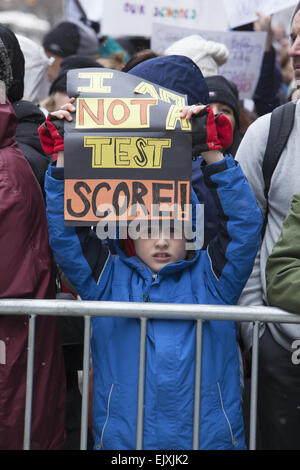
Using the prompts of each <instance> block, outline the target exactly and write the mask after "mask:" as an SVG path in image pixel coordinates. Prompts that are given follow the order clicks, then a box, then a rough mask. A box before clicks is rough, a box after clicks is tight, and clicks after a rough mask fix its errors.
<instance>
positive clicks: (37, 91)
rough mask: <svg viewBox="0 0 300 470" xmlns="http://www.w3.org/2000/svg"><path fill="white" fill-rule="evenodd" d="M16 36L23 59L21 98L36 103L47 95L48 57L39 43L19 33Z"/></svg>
mask: <svg viewBox="0 0 300 470" xmlns="http://www.w3.org/2000/svg"><path fill="white" fill-rule="evenodd" d="M16 37H17V39H18V41H19V44H20V48H21V50H22V53H23V55H24V59H25V72H24V97H23V98H24V99H25V100H29V101H32V102H33V103H37V104H38V103H40V101H42V100H44V99H46V98H47V97H48V95H49V88H50V81H49V79H48V77H47V68H48V66H49V61H50V59H49V58H48V57H47V56H46V54H45V52H44V50H43V48H42V46H41V45H40V44H38V43H36V42H34V41H32V40H31V39H29V38H27V37H25V36H22V35H19V34H17V35H16Z"/></svg>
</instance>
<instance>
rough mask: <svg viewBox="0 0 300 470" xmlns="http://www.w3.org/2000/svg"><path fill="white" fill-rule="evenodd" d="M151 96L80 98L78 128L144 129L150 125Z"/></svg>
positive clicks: (77, 115)
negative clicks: (135, 97) (138, 97)
mask: <svg viewBox="0 0 300 470" xmlns="http://www.w3.org/2000/svg"><path fill="white" fill-rule="evenodd" d="M151 106H157V100H151V99H149V98H140V99H131V98H80V99H78V100H77V103H76V129H117V128H118V129H119V128H126V129H137V128H138V129H143V128H149V127H150V107H151Z"/></svg>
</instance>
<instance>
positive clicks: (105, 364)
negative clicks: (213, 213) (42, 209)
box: [46, 156, 262, 449]
mask: <svg viewBox="0 0 300 470" xmlns="http://www.w3.org/2000/svg"><path fill="white" fill-rule="evenodd" d="M60 171H61V169H56V168H54V167H50V168H49V170H48V172H47V175H46V194H47V214H48V224H49V234H50V244H51V247H52V249H53V252H54V254H55V258H56V261H57V263H58V264H59V265H60V266H61V268H62V269H63V271H64V272H65V274H66V275H67V276H68V277H69V279H70V280H71V281H72V283H73V284H74V286H75V288H76V289H77V290H78V293H79V294H80V296H81V298H82V299H86V300H98V299H99V300H104V301H128V302H131V301H134V302H140V301H141V300H142V299H143V298H147V299H148V300H149V301H150V302H171V303H189V304H193V303H195V304H235V303H236V302H237V300H238V298H239V295H240V293H241V291H242V289H243V286H244V285H245V283H246V281H247V279H248V277H249V275H250V273H251V270H252V266H253V261H254V258H255V254H256V251H257V249H258V246H259V243H260V230H261V225H262V216H261V212H260V210H259V208H258V207H257V204H256V201H255V198H254V196H253V193H252V191H251V189H250V187H249V185H248V183H247V182H246V180H245V178H244V176H243V173H242V171H241V169H240V167H239V165H238V164H237V163H236V162H234V160H233V159H232V157H231V156H226V157H225V159H224V160H223V161H221V162H218V163H214V164H210V165H206V166H205V168H204V175H205V181H206V184H207V185H208V187H209V188H210V190H211V191H212V194H213V196H214V198H215V202H216V205H217V207H218V209H219V217H220V219H219V220H220V225H219V231H218V235H217V237H216V238H214V240H213V241H211V243H210V244H209V247H208V249H207V250H206V251H204V250H199V251H196V252H195V254H194V257H193V259H191V260H182V261H179V262H177V263H174V264H170V265H167V266H165V267H163V268H162V269H161V270H160V271H159V272H158V275H157V276H153V273H152V272H151V271H150V270H149V268H148V267H147V266H146V265H145V264H144V263H143V262H142V261H141V260H140V259H139V258H137V257H136V256H134V257H127V256H126V254H125V253H124V252H123V251H122V250H121V249H120V247H119V246H117V247H116V249H117V255H111V254H110V253H109V250H108V248H107V246H106V245H104V244H101V241H100V240H99V239H98V238H97V236H96V234H95V232H93V231H91V230H89V229H87V228H83V227H78V228H74V227H65V226H64V222H63V194H64V184H63V180H59V179H57V177H58V173H59V172H60ZM195 328H196V327H195V322H194V321H191V320H163V319H154V320H149V321H148V326H147V339H146V376H145V377H146V378H145V407H144V434H143V448H144V449H192V436H193V404H194V396H193V395H194V375H195V373H194V372H195V371H194V369H195V361H194V356H195ZM139 335H140V326H139V321H138V320H136V319H130V318H128V319H126V318H101V317H97V318H93V320H92V343H91V346H92V358H93V432H94V438H95V448H97V449H134V448H135V445H136V425H137V396H138V369H139V340H140V336H139ZM202 363H203V368H202V384H201V416H200V438H199V446H200V449H244V448H245V443H244V434H243V419H242V410H241V398H240V385H239V360H238V351H237V344H236V332H235V325H234V322H230V321H205V322H204V326H203V355H202Z"/></svg>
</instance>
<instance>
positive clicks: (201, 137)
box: [181, 105, 233, 156]
mask: <svg viewBox="0 0 300 470" xmlns="http://www.w3.org/2000/svg"><path fill="white" fill-rule="evenodd" d="M181 117H183V118H186V119H193V155H196V156H197V155H200V154H202V152H208V151H211V150H224V149H227V148H229V147H230V145H231V144H232V138H233V130H232V125H231V122H230V121H229V119H228V118H227V117H226V116H225V114H223V113H219V114H217V115H215V114H214V113H213V110H212V109H211V107H210V106H204V105H193V106H186V107H184V108H182V110H181Z"/></svg>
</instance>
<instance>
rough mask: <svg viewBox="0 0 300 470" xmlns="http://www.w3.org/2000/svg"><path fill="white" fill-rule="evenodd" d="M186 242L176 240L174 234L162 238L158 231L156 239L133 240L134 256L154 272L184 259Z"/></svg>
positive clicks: (160, 232) (161, 233) (180, 239)
mask: <svg viewBox="0 0 300 470" xmlns="http://www.w3.org/2000/svg"><path fill="white" fill-rule="evenodd" d="M185 244H186V240H185V239H184V238H176V237H175V236H174V233H171V234H169V235H168V238H167V237H166V236H164V234H163V232H162V230H160V231H159V236H158V238H138V239H137V240H134V248H135V251H136V254H137V256H138V257H139V258H141V260H142V261H143V262H144V263H145V264H147V266H148V267H149V268H150V269H152V270H153V271H154V272H158V271H160V269H161V268H163V267H164V266H166V265H167V264H171V263H176V262H177V261H180V260H182V259H184V258H185V257H186V249H185Z"/></svg>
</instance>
